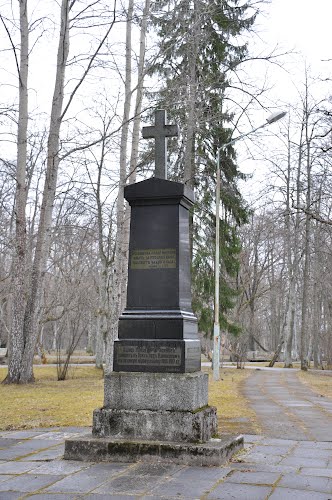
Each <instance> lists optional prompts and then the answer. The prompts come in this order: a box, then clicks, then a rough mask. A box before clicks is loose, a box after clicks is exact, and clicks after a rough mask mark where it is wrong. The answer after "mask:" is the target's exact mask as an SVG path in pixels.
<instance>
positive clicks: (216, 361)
mask: <svg viewBox="0 0 332 500" xmlns="http://www.w3.org/2000/svg"><path fill="white" fill-rule="evenodd" d="M219 208H220V149H218V155H217V182H216V248H215V262H214V324H213V380H219V358H220V354H219V337H220V325H219V241H220V238H219V233H220V219H219Z"/></svg>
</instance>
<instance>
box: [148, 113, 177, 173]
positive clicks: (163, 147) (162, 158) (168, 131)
mask: <svg viewBox="0 0 332 500" xmlns="http://www.w3.org/2000/svg"><path fill="white" fill-rule="evenodd" d="M166 122H167V115H166V111H165V110H164V109H157V110H156V112H155V125H153V126H151V127H143V130H142V132H143V138H144V139H152V138H153V139H155V141H156V143H155V177H159V179H167V167H166V165H167V142H166V141H167V137H177V136H178V135H179V128H178V126H177V125H167V124H166Z"/></svg>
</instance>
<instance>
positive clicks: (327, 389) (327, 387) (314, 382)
mask: <svg viewBox="0 0 332 500" xmlns="http://www.w3.org/2000/svg"><path fill="white" fill-rule="evenodd" d="M297 376H298V377H299V379H300V380H301V382H303V383H304V384H306V385H308V386H309V387H310V389H312V390H313V391H315V392H317V394H321V395H322V396H326V397H328V398H332V375H331V374H327V373H324V372H322V373H320V372H310V371H309V372H304V371H301V372H298V374H297Z"/></svg>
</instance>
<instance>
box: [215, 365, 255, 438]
mask: <svg viewBox="0 0 332 500" xmlns="http://www.w3.org/2000/svg"><path fill="white" fill-rule="evenodd" d="M252 373H253V371H252V370H234V369H233V368H228V369H227V368H224V369H222V370H221V371H220V378H221V380H220V381H218V382H215V381H214V380H213V378H212V371H211V370H209V404H210V405H211V406H216V407H217V411H218V422H219V432H220V433H222V434H259V433H260V431H261V429H260V427H259V425H258V422H257V420H256V414H255V412H254V411H253V410H252V409H251V408H250V406H249V403H248V400H247V399H245V398H244V396H243V395H242V392H241V389H242V385H243V383H244V381H245V379H246V378H248V377H250V375H251V374H252Z"/></svg>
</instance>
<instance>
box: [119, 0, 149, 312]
mask: <svg viewBox="0 0 332 500" xmlns="http://www.w3.org/2000/svg"><path fill="white" fill-rule="evenodd" d="M150 3H151V2H150V0H145V5H144V10H143V17H142V23H141V31H140V44H139V46H140V49H139V59H138V68H137V72H138V75H137V89H136V102H135V114H134V120H133V133H132V140H131V154H130V163H129V175H128V184H133V183H134V182H136V174H137V172H136V169H137V160H138V144H139V135H140V126H141V112H142V101H143V84H144V76H145V47H146V31H147V25H148V16H149V11H150ZM123 232H124V234H123V238H124V244H123V279H122V289H121V303H122V306H123V308H124V307H125V306H126V296H127V271H128V251H129V232H130V206H129V203H126V209H125V216H124V230H123Z"/></svg>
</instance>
